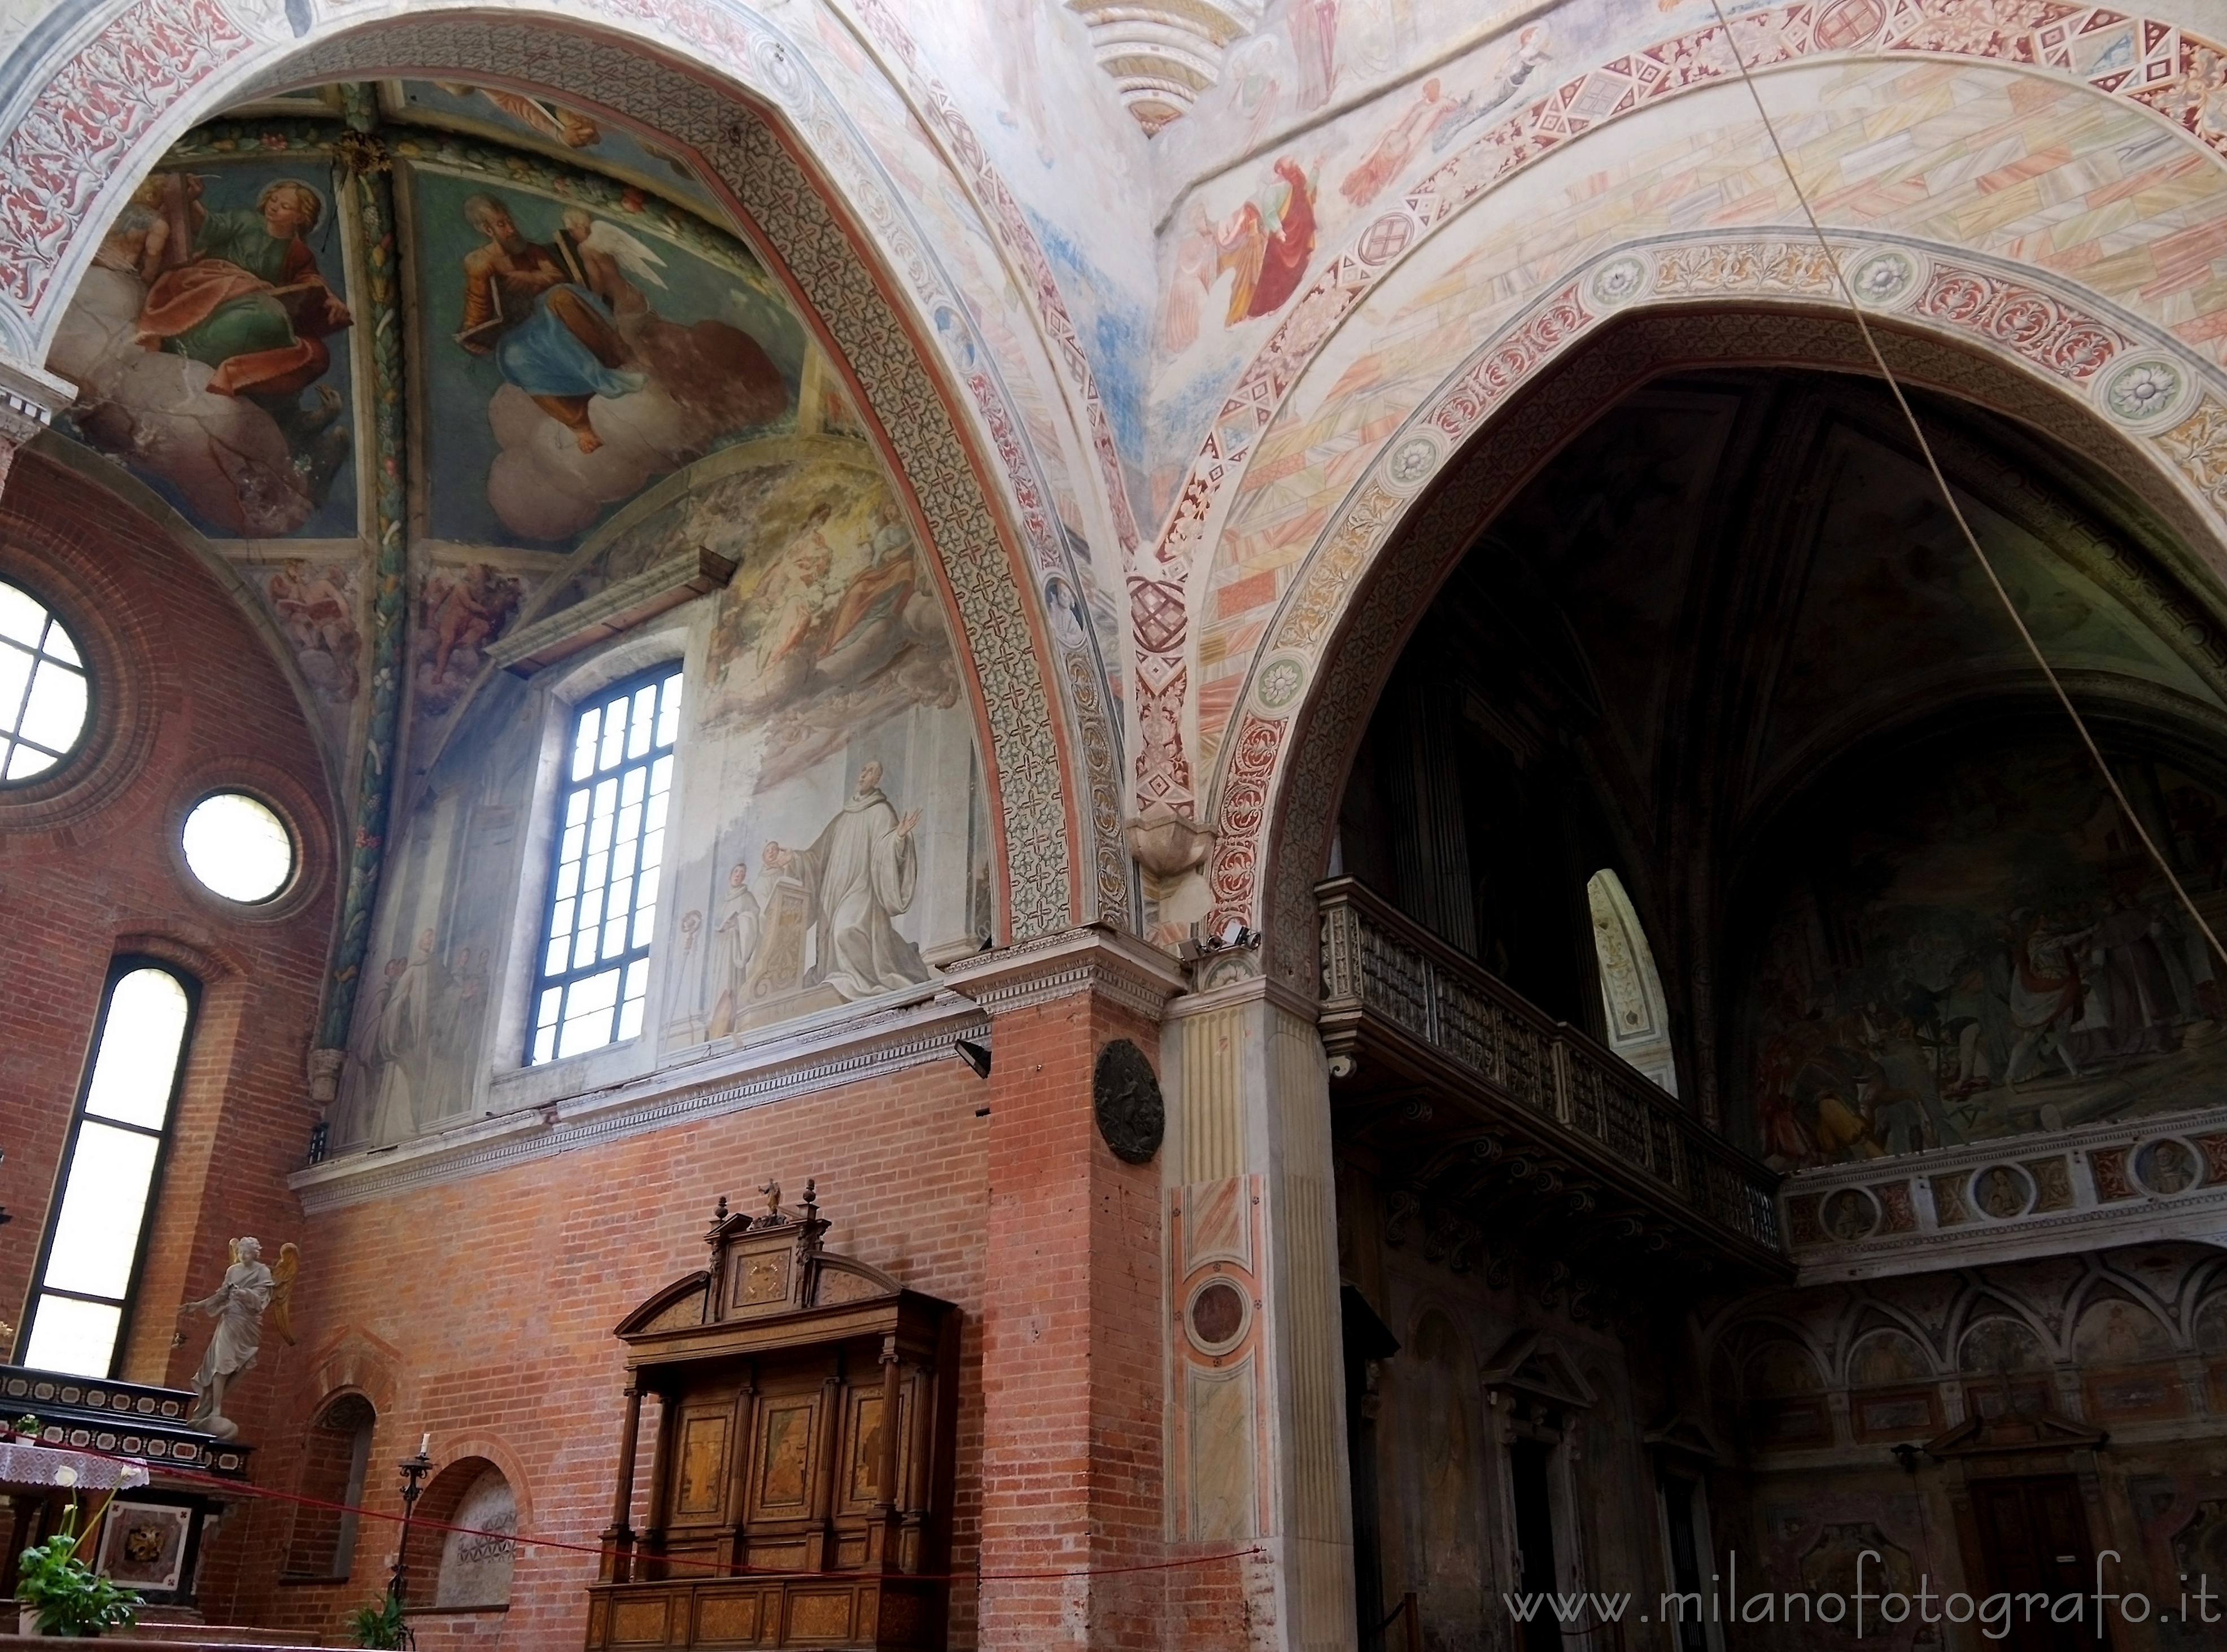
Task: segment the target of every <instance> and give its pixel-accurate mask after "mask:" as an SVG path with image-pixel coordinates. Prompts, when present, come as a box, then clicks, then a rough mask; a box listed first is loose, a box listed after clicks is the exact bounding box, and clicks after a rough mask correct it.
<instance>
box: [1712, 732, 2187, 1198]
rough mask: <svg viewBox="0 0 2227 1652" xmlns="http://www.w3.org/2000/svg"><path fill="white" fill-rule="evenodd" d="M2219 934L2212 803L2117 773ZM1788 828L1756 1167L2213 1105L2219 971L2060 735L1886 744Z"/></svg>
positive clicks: (1763, 1052) (1760, 1037)
mask: <svg viewBox="0 0 2227 1652" xmlns="http://www.w3.org/2000/svg"><path fill="white" fill-rule="evenodd" d="M2114 762H2115V769H2116V771H2117V772H2118V773H2119V774H2120V775H2122V784H2124V785H2125V786H2126V788H2128V792H2129V794H2130V795H2131V796H2132V797H2133V798H2134V800H2135V804H2136V807H2139V808H2141V809H2142V810H2143V811H2144V813H2145V816H2146V818H2147V823H2148V824H2149V825H2150V826H2151V830H2152V832H2153V833H2154V834H2157V835H2162V836H2163V837H2164V838H2166V839H2167V847H2168V852H2170V853H2171V854H2172V855H2173V858H2175V860H2176V861H2177V862H2178V863H2179V864H2178V865H2177V866H2176V871H2177V872H2178V873H2179V876H2180V877H2181V879H2182V881H2183V883H2185V884H2186V887H2187V888H2188V890H2189V891H2190V893H2191V894H2192V896H2194V898H2195V899H2196V901H2197V902H2198V905H2199V907H2200V908H2201V909H2203V910H2204V912H2205V916H2206V918H2207V920H2209V921H2210V922H2212V924H2213V925H2214V927H2215V928H2217V927H2218V926H2219V923H2220V920H2221V916H2223V915H2227V895H2223V893H2222V885H2223V872H2227V803H2223V801H2222V797H2221V794H2220V792H2219V791H2217V790H2216V789H2214V788H2212V787H2211V786H2210V785H2207V784H2206V783H2205V782H2204V781H2199V780H2198V779H2196V778H2194V777H2192V775H2188V774H2186V773H2184V772H2181V771H2179V770H2176V769H2173V768H2171V767H2169V766H2167V765H2166V764H2163V763H2158V762H2143V761H2140V760H2132V759H2128V758H2125V757H2123V756H2122V757H2116V758H2115V759H2114ZM1808 819H1809V824H1808V825H1807V826H1805V827H1803V828H1802V829H1801V831H1800V833H1799V836H1800V839H1801V841H1800V842H1799V844H1798V845H1796V854H1798V855H1799V856H1800V857H1802V858H1805V859H1806V860H1807V862H1808V864H1809V867H1810V868H1811V875H1810V876H1809V877H1806V878H1803V879H1800V880H1796V881H1792V882H1790V883H1784V884H1782V886H1781V887H1782V888H1783V889H1784V894H1783V896H1781V897H1780V898H1779V899H1778V900H1777V903H1776V904H1775V907H1774V908H1771V909H1769V910H1770V917H1769V920H1768V923H1767V927H1766V928H1764V934H1763V939H1762V941H1761V944H1760V947H1759V950H1758V953H1757V954H1756V962H1755V966H1754V968H1753V971H1752V974H1751V976H1750V978H1749V979H1750V991H1749V995H1748V1027H1749V1030H1750V1039H1751V1043H1750V1050H1751V1056H1752V1067H1751V1068H1750V1072H1751V1075H1752V1082H1753V1086H1754V1088H1753V1091H1752V1094H1753V1095H1754V1098H1755V1126H1756V1137H1757V1139H1756V1142H1755V1145H1756V1147H1757V1148H1758V1151H1760V1152H1761V1153H1762V1154H1763V1155H1764V1158H1766V1159H1768V1160H1769V1162H1770V1163H1771V1164H1773V1165H1774V1166H1776V1167H1777V1168H1780V1169H1784V1170H1792V1169H1798V1168H1800V1167H1802V1166H1804V1165H1809V1164H1828V1163H1835V1162H1846V1161H1848V1160H1854V1159H1861V1158H1877V1157H1880V1156H1883V1155H1886V1154H1890V1153H1903V1152H1912V1151H1922V1150H1924V1149H1926V1148H1931V1147H1946V1146H1956V1145H1961V1144H1962V1143H1965V1142H1969V1141H1977V1140H1981V1139H1987V1138H1989V1137H2000V1136H2015V1135H2022V1134H2026V1133H2030V1132H2039V1131H2052V1130H2059V1129H2064V1128H2066V1127H2069V1126H2077V1125H2083V1124H2088V1123H2091V1122H2094V1121H2096V1120H2098V1119H2116V1118H2124V1117H2129V1116H2133V1115H2136V1114H2143V1113H2168V1112H2175V1111H2181V1110H2185V1109H2188V1108H2192V1107H2205V1106H2209V1105H2211V1104H2213V1103H2215V1102H2216V1101H2217V1100H2218V1098H2219V1094H2220V1090H2221V1084H2222V1081H2223V1078H2227V1036H2223V1023H2227V993H2223V990H2222V987H2223V982H2222V970H2223V967H2227V966H2222V965H2221V963H2220V961H2219V960H2217V959H2216V958H2213V957H2211V955H2210V954H2209V949H2208V948H2207V947H2206V946H2205V942H2204V940H2203V936H2202V934H2201V933H2200V932H2199V931H2198V928H2197V926H2196V924H2195V923H2194V922H2193V921H2192V919H2191V918H2190V916H2189V915H2188V913H2187V912H2186V909H2183V908H2181V907H2180V905H2179V903H2178V902H2177V900H2176V899H2175V897H2174V896H2173V891H2172V890H2171V888H2170V886H2169V885H2168V884H2167V883H2166V880H2165V878H2164V877H2163V876H2162V875H2161V874H2160V872H2159V871H2158V869H2157V867H2156V865H2155V864H2154V862H2153V861H2151V860H2150V858H2148V856H2147V854H2146V853H2145V852H2143V850H2142V848H2141V843H2140V841H2139V840H2138V839H2136V838H2135V837H2134V834H2133V833H2132V832H2130V831H2129V830H2128V826H2127V825H2126V822H2125V820H2124V819H2123V817H2122V815H2121V813H2120V812H2119V809H2118V807H2117V805H2116V804H2115V803H2114V802H2113V800H2112V799H2111V797H2110V794H2109V792H2108V791H2107V790H2106V789H2105V788H2104V785H2103V781H2102V779H2101V778H2100V777H2099V776H2098V775H2096V772H2095V769H2094V768H2093V766H2092V765H2091V764H2090V762H2089V761H2088V759H2087V758H2086V756H2084V754H2083V753H2081V752H2080V751H2079V750H2078V749H2077V747H2076V746H2075V745H2074V744H2073V742H2072V739H2071V736H2070V734H2069V733H2068V734H2067V735H2066V736H2065V737H2064V738H2063V739H2061V740H2041V741H2036V742H2034V743H2017V742H2013V741H2009V740H2006V739H2003V738H2000V737H1986V736H1981V735H1970V736H1965V737H1958V738H1956V739H1954V740H1951V741H1944V742H1941V743H1933V744H1928V745H1926V746H1924V747H1922V748H1917V749H1912V748H1910V747H1905V748H1903V749H1902V750H1901V751H1900V752H1898V753H1897V754H1895V756H1893V757H1892V759H1891V760H1889V761H1888V762H1881V763H1878V764H1874V765H1871V766H1868V767H1867V769H1866V771H1865V772H1864V773H1862V774H1860V775H1847V776H1846V777H1845V778H1843V779H1842V780H1841V781H1840V782H1839V783H1838V784H1836V785H1835V787H1834V788H1833V791H1832V794H1831V796H1830V797H1829V798H1828V799H1827V800H1825V801H1823V802H1822V803H1821V804H1820V805H1819V806H1818V807H1816V808H1815V810H1814V812H1812V813H1810V814H1809V817H1808Z"/></svg>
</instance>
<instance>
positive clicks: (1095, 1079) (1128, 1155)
mask: <svg viewBox="0 0 2227 1652" xmlns="http://www.w3.org/2000/svg"><path fill="white" fill-rule="evenodd" d="M1090 1099H1091V1101H1092V1103H1093V1105H1094V1107H1095V1108H1096V1110H1097V1113H1098V1133H1099V1134H1100V1135H1101V1136H1103V1137H1105V1138H1106V1145H1107V1146H1108V1147H1110V1148H1112V1149H1113V1150H1114V1158H1118V1159H1120V1160H1122V1161H1123V1162H1124V1163H1126V1164H1151V1163H1152V1155H1153V1154H1155V1153H1157V1152H1158V1151H1160V1139H1161V1138H1162V1137H1163V1136H1165V1134H1166V1133H1167V1128H1168V1113H1167V1108H1166V1107H1165V1106H1164V1105H1163V1104H1162V1102H1161V1100H1160V1081H1159V1080H1158V1077H1156V1076H1155V1075H1154V1074H1153V1072H1152V1062H1148V1061H1146V1060H1145V1052H1144V1051H1143V1050H1141V1049H1138V1048H1137V1046H1136V1045H1134V1044H1133V1043H1130V1042H1129V1041H1128V1040H1127V1039H1126V1038H1116V1039H1114V1040H1112V1041H1111V1042H1110V1043H1107V1046H1106V1047H1105V1048H1104V1049H1101V1050H1100V1051H1099V1052H1098V1066H1097V1068H1096V1069H1095V1070H1094V1072H1093V1073H1092V1074H1091V1075H1090Z"/></svg>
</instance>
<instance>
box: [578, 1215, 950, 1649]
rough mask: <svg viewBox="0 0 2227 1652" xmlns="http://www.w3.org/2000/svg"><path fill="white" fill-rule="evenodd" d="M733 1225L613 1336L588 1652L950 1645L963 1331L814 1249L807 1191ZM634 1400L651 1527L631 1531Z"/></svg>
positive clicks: (894, 1286) (941, 1308)
mask: <svg viewBox="0 0 2227 1652" xmlns="http://www.w3.org/2000/svg"><path fill="white" fill-rule="evenodd" d="M762 1191H763V1192H764V1193H766V1194H767V1195H768V1199H767V1208H766V1209H763V1210H762V1211H759V1212H756V1213H755V1214H746V1213H742V1212H737V1213H733V1214H730V1213H729V1211H728V1209H727V1202H726V1200H725V1199H724V1198H723V1199H721V1200H720V1201H719V1208H718V1214H717V1215H715V1216H714V1217H713V1219H712V1221H711V1231H710V1232H709V1233H708V1234H705V1243H706V1244H708V1245H709V1246H710V1247H711V1266H710V1267H709V1268H707V1269H705V1270H703V1271H700V1272H695V1273H692V1274H690V1275H688V1277H687V1278H686V1279H678V1280H676V1281H674V1282H673V1284H671V1285H667V1286H666V1287H665V1289H663V1290H662V1291H660V1292H658V1293H657V1294H656V1295H655V1296H654V1297H652V1298H649V1300H648V1301H647V1302H645V1303H643V1304H641V1306H640V1307H639V1308H637V1309H635V1311H634V1312H632V1313H631V1314H629V1315H628V1316H627V1317H626V1318H625V1319H624V1320H623V1321H622V1322H621V1324H620V1325H619V1327H618V1330H617V1335H618V1336H620V1337H621V1338H622V1339H623V1340H624V1342H625V1343H626V1344H627V1371H628V1376H629V1381H628V1384H627V1388H626V1426H625V1432H624V1433H623V1435H622V1437H621V1439H620V1443H619V1463H618V1488H617V1495H616V1500H615V1502H614V1505H613V1510H612V1520H611V1527H610V1529H609V1531H607V1532H606V1533H605V1534H603V1536H604V1545H605V1549H606V1555H605V1559H604V1561H603V1575H602V1578H601V1580H600V1581H598V1582H597V1583H596V1584H594V1585H590V1590H589V1597H590V1598H589V1606H588V1641H587V1644H588V1646H589V1648H590V1652H607V1649H608V1652H630V1649H637V1648H648V1647H666V1648H676V1647H688V1648H698V1647H701V1648H712V1647H722V1648H724V1647H799V1646H808V1647H818V1648H830V1649H845V1652H848V1649H858V1652H866V1649H874V1652H879V1649H900V1648H901V1649H907V1652H934V1649H938V1648H941V1646H942V1645H943V1643H944V1629H945V1620H946V1616H947V1613H946V1608H945V1603H946V1598H947V1596H948V1585H947V1584H946V1582H945V1580H944V1576H943V1574H944V1573H945V1572H947V1570H948V1561H949V1554H950V1522H951V1495H952V1493H951V1485H952V1470H951V1462H952V1451H953V1438H954V1432H955V1427H956V1422H957V1394H956V1386H957V1385H956V1380H955V1379H956V1369H957V1362H958V1329H959V1315H958V1311H957V1310H955V1309H954V1308H953V1307H952V1306H951V1304H948V1303H945V1302H939V1301H937V1300H936V1299H935V1298H933V1297H926V1296H922V1295H921V1294H920V1293H919V1292H914V1291H908V1290H906V1289H905V1288H904V1287H903V1285H900V1284H899V1283H898V1282H897V1280H896V1279H892V1278H890V1276H889V1275H888V1274H886V1273H884V1272H882V1271H881V1270H880V1269H878V1268H874V1267H869V1266H867V1265H866V1264H865V1263H863V1262H858V1261H854V1260H852V1259H850V1258H848V1257H844V1256H838V1255H835V1254H834V1253H832V1252H828V1251H825V1250H823V1249H821V1248H820V1237H821V1235H822V1234H824V1233H826V1228H827V1222H826V1219H825V1218H824V1217H822V1216H821V1215H820V1209H819V1206H818V1204H817V1203H816V1202H814V1189H813V1186H812V1184H810V1183H807V1184H806V1187H805V1193H804V1200H803V1202H802V1203H801V1205H798V1206H795V1207H785V1206H783V1205H782V1203H781V1190H780V1188H779V1187H778V1186H775V1185H769V1186H768V1187H766V1188H765V1189H763V1190H762ZM644 1394H654V1395H656V1396H657V1397H658V1400H659V1401H660V1405H659V1411H658V1424H657V1438H656V1444H655V1448H654V1457H653V1458H652V1468H651V1473H650V1483H649V1517H648V1524H647V1525H646V1526H645V1527H643V1528H641V1530H640V1531H639V1532H637V1531H636V1530H635V1528H634V1524H633V1514H634V1502H635V1499H634V1481H635V1446H636V1438H637V1436H638V1434H639V1432H640V1426H641V1400H642V1396H643V1395H644Z"/></svg>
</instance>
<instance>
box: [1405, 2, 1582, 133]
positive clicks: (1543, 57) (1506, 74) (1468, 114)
mask: <svg viewBox="0 0 2227 1652" xmlns="http://www.w3.org/2000/svg"><path fill="white" fill-rule="evenodd" d="M1553 55H1554V54H1553V53H1551V52H1549V51H1548V50H1547V28H1546V25H1545V24H1543V23H1535V24H1533V25H1532V26H1531V27H1530V28H1528V29H1525V30H1524V31H1523V32H1522V34H1520V35H1517V36H1516V48H1515V50H1513V51H1512V52H1510V53H1509V54H1508V56H1507V58H1506V59H1505V60H1504V61H1503V62H1502V64H1501V65H1500V70H1499V73H1497V74H1496V75H1495V76H1494V77H1493V80H1492V84H1491V85H1490V86H1486V87H1485V88H1484V91H1482V92H1471V93H1470V94H1469V95H1468V96H1466V97H1464V99H1462V100H1461V101H1460V102H1459V103H1457V104H1456V105H1453V107H1452V109H1450V110H1448V111H1447V112H1446V113H1445V115H1444V116H1443V117H1441V118H1439V119H1438V120H1436V121H1434V122H1433V123H1432V126H1431V150H1432V152H1433V153H1434V154H1435V153H1438V152H1439V151H1441V150H1445V149H1447V148H1449V147H1451V146H1452V144H1453V143H1454V141H1455V140H1456V139H1457V138H1458V137H1460V136H1461V135H1462V134H1463V133H1464V132H1465V131H1468V130H1469V129H1470V128H1471V127H1472V126H1474V125H1476V124H1477V122H1479V121H1480V120H1483V119H1484V118H1485V117H1486V116H1487V115H1490V113H1492V112H1493V111H1494V110H1496V109H1497V108H1499V107H1500V106H1501V105H1503V104H1504V103H1506V102H1507V101H1508V100H1509V99H1510V98H1513V97H1514V96H1515V95H1516V93H1517V92H1521V91H1522V89H1523V83H1524V82H1525V81H1526V80H1529V79H1530V78H1531V76H1532V74H1533V73H1534V72H1535V71H1536V70H1537V68H1538V67H1539V66H1540V65H1541V63H1544V62H1545V61H1547V59H1548V58H1549V57H1551V56H1553Z"/></svg>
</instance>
